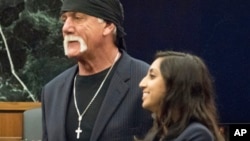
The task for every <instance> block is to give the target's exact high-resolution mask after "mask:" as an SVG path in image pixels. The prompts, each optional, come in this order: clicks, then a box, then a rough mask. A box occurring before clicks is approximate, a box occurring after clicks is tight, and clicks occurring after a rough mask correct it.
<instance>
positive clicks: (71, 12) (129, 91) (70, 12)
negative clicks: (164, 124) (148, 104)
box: [42, 0, 152, 141]
mask: <svg viewBox="0 0 250 141" xmlns="http://www.w3.org/2000/svg"><path fill="white" fill-rule="evenodd" d="M60 18H61V20H62V22H63V27H62V32H63V37H64V42H63V45H64V51H65V55H66V56H67V57H68V58H73V59H75V60H77V64H76V65H75V66H73V67H71V68H69V69H67V70H66V71H64V72H62V73H61V74H60V75H58V76H57V77H55V78H54V79H53V80H51V81H50V82H49V83H48V84H46V85H45V86H44V88H43V91H42V113H43V120H42V121H43V139H42V140H43V141H131V140H133V136H134V135H144V134H145V133H146V131H147V130H148V129H149V128H150V127H151V123H152V119H151V116H150V113H148V112H147V111H145V110H143V109H142V107H141V103H142V101H141V97H142V92H141V90H140V89H139V87H138V84H139V82H140V80H141V79H142V77H143V76H145V75H146V72H147V70H148V67H149V65H148V64H146V63H145V62H143V61H140V60H138V59H135V58H133V57H131V56H130V55H128V54H127V53H126V51H125V42H124V36H125V32H124V29H123V20H124V13H123V7H122V4H121V3H120V1H119V0H64V1H63V5H62V8H61V17H60Z"/></svg>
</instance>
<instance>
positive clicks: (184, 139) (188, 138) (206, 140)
mask: <svg viewBox="0 0 250 141" xmlns="http://www.w3.org/2000/svg"><path fill="white" fill-rule="evenodd" d="M165 141H169V140H165ZM171 141H215V139H214V136H213V134H212V132H211V131H210V130H208V128H207V127H206V126H204V125H203V124H201V123H198V122H193V123H191V124H190V125H189V126H188V127H187V128H186V129H185V130H184V131H183V132H182V133H181V134H180V135H179V136H178V137H177V138H176V139H173V140H171Z"/></svg>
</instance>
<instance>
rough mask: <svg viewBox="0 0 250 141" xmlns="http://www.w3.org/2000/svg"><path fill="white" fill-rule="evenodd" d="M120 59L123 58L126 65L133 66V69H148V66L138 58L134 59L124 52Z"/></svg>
mask: <svg viewBox="0 0 250 141" xmlns="http://www.w3.org/2000/svg"><path fill="white" fill-rule="evenodd" d="M122 56H123V57H122V58H123V61H128V64H130V65H134V66H135V67H136V66H138V67H145V68H148V67H149V64H148V63H147V62H145V61H143V60H141V59H138V58H135V57H133V56H131V55H129V54H128V53H126V52H123V53H122Z"/></svg>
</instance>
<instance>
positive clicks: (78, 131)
mask: <svg viewBox="0 0 250 141" xmlns="http://www.w3.org/2000/svg"><path fill="white" fill-rule="evenodd" d="M118 57H119V52H118V53H117V55H116V57H115V60H114V62H113V64H112V66H111V67H110V69H109V71H108V73H107V74H106V76H105V77H104V79H103V80H102V83H101V85H100V86H99V88H98V89H97V91H96V92H95V94H94V96H93V98H92V99H91V100H90V102H89V104H88V105H87V107H86V108H85V110H84V111H83V112H82V114H80V111H79V108H78V106H77V101H76V76H75V78H74V87H73V95H74V104H75V108H76V111H77V114H78V128H77V129H76V130H75V132H76V138H77V139H79V138H80V134H81V133H82V129H81V121H82V117H83V116H84V115H85V113H86V112H87V110H88V109H89V107H90V106H91V104H92V103H93V101H94V100H95V98H96V96H97V95H98V93H99V91H100V90H101V88H102V86H103V84H104V82H105V81H106V79H107V78H108V76H109V74H110V72H111V70H112V68H113V67H114V65H115V62H116V61H117V59H118Z"/></svg>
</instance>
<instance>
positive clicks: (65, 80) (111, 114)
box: [42, 51, 152, 141]
mask: <svg viewBox="0 0 250 141" xmlns="http://www.w3.org/2000/svg"><path fill="white" fill-rule="evenodd" d="M148 67H149V65H148V64H146V63H145V62H142V61H140V60H137V59H135V58H132V57H131V56H129V55H128V54H127V53H126V52H125V51H123V52H122V56H121V58H120V60H119V62H118V64H117V67H116V71H115V72H114V75H113V76H112V79H111V82H110V85H109V88H108V90H107V94H106V97H105V98H104V100H103V103H102V106H101V108H100V111H99V113H98V116H97V119H96V121H95V125H94V127H93V130H92V135H91V138H90V141H97V140H98V141H132V138H133V135H142V134H145V133H146V132H147V131H148V129H149V128H150V127H151V126H152V124H151V123H152V119H151V115H150V113H149V112H147V111H145V110H143V109H142V107H141V104H142V100H141V98H142V92H141V90H140V89H139V86H138V84H139V82H140V81H141V79H142V78H143V77H144V76H145V75H146V73H147V70H148ZM77 70H78V67H77V65H75V66H73V67H71V68H69V69H68V70H66V71H64V72H63V73H61V74H60V75H59V76H57V77H56V78H54V79H53V80H51V81H50V82H49V83H48V84H46V85H45V87H44V88H43V91H42V113H43V118H42V121H43V141H66V133H65V131H66V129H65V125H66V124H65V121H66V114H67V103H68V102H69V97H70V94H71V93H72V84H73V78H74V76H75V75H76V73H77Z"/></svg>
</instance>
